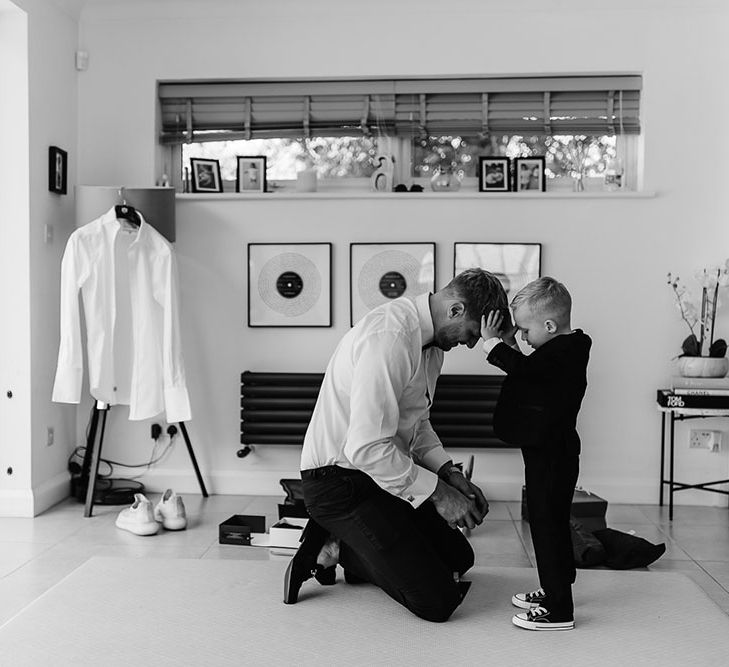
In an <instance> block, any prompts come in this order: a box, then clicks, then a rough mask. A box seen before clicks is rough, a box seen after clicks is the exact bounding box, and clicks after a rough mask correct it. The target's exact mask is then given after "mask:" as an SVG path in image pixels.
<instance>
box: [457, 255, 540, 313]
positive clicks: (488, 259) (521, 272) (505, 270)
mask: <svg viewBox="0 0 729 667" xmlns="http://www.w3.org/2000/svg"><path fill="white" fill-rule="evenodd" d="M453 250H454V253H453V255H454V258H453V267H454V270H453V275H454V276H456V275H458V274H459V273H461V272H462V271H465V270H466V269H469V268H472V267H479V268H481V269H485V270H486V271H490V272H491V273H493V274H494V275H495V276H496V277H497V278H498V279H499V280H500V281H501V284H502V285H503V286H504V289H505V290H506V295H507V296H508V297H509V300H511V298H512V297H513V296H514V295H515V294H516V293H517V292H518V291H519V290H520V289H521V288H522V287H524V285H526V284H527V283H530V282H531V281H532V280H536V279H537V278H539V275H540V272H541V268H542V244H541V243H460V242H459V243H454V244H453Z"/></svg>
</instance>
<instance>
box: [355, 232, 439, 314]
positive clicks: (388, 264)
mask: <svg viewBox="0 0 729 667" xmlns="http://www.w3.org/2000/svg"><path fill="white" fill-rule="evenodd" d="M349 291H350V323H351V324H352V326H354V325H355V324H356V323H357V322H358V321H359V320H360V319H361V318H362V316H363V315H365V314H367V313H368V312H369V311H370V310H372V309H373V308H376V307H377V306H379V305H381V304H383V303H387V302H388V301H391V300H392V299H397V298H398V297H400V296H409V297H414V296H418V295H419V294H424V293H426V292H434V291H435V243H351V244H350V245H349Z"/></svg>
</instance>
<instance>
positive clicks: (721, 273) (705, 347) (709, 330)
mask: <svg viewBox="0 0 729 667" xmlns="http://www.w3.org/2000/svg"><path fill="white" fill-rule="evenodd" d="M696 280H697V281H698V283H699V285H700V286H701V307H700V310H699V308H697V307H696V305H695V304H694V302H693V301H691V298H690V295H689V293H688V290H687V289H686V287H685V285H684V284H683V283H682V282H681V279H680V278H679V277H678V276H674V275H673V274H672V273H670V272H669V273H668V281H667V282H668V285H669V286H670V287H671V289H672V290H673V294H674V296H675V297H676V307H677V308H678V309H679V311H680V312H681V319H683V321H684V322H685V323H686V325H687V326H688V328H689V330H690V331H691V333H690V335H689V336H687V337H686V339H685V340H684V341H683V343H682V344H681V349H682V351H683V353H682V354H681V355H679V356H681V357H723V356H724V355H726V350H727V344H726V341H725V340H724V339H722V338H719V339H717V340H714V322H715V321H716V308H717V306H718V304H719V290H720V289H721V288H723V287H726V286H727V285H729V259H727V260H726V262H724V265H723V266H721V267H711V268H705V269H702V270H701V271H699V272H698V273H696ZM697 327H698V329H699V333H698V336H697V334H696V328H697Z"/></svg>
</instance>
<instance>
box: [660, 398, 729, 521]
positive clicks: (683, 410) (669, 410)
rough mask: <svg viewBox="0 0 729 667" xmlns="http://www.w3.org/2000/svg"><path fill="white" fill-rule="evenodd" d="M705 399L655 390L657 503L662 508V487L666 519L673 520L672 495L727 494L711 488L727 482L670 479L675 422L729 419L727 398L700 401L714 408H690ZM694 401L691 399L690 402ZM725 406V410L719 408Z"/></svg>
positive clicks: (727, 492)
mask: <svg viewBox="0 0 729 667" xmlns="http://www.w3.org/2000/svg"><path fill="white" fill-rule="evenodd" d="M705 398H709V397H704V396H701V397H695V396H690V397H687V396H681V395H678V394H674V393H673V392H672V391H671V390H670V389H659V390H658V398H657V401H658V410H659V411H660V412H661V480H660V482H661V483H660V498H659V504H660V505H661V507H662V506H663V487H664V486H666V485H667V486H668V519H669V521H673V494H674V493H675V492H676V491H683V490H685V489H700V490H701V491H711V492H713V493H721V494H724V495H729V491H724V490H723V489H714V488H711V487H713V486H717V485H719V484H727V483H729V479H720V480H717V481H715V482H701V483H700V484H685V483H683V482H677V481H676V480H675V478H674V436H675V425H676V422H677V421H685V420H688V419H709V418H711V417H729V396H712V397H710V398H711V399H712V400H711V401H703V404H705V403H709V404H710V405H713V406H716V407H691V406H697V405H701V404H702V401H701V399H705ZM691 399H694V400H691ZM723 404H726V407H719V406H722V405H723ZM667 422H668V443H666V430H667V429H666V423H667ZM666 444H668V478H667V479H666Z"/></svg>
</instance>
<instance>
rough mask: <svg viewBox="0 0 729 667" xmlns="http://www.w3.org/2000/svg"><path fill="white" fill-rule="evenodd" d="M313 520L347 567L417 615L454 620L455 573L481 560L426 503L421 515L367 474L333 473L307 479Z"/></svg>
mask: <svg viewBox="0 0 729 667" xmlns="http://www.w3.org/2000/svg"><path fill="white" fill-rule="evenodd" d="M301 478H302V480H303V487H304V499H305V502H306V507H307V509H308V511H309V514H310V515H311V517H312V518H313V519H314V520H315V521H316V522H317V523H319V524H320V525H321V526H323V527H324V528H325V529H326V530H328V531H329V532H330V533H332V534H333V535H335V536H336V537H338V538H339V539H340V540H341V542H340V554H339V563H340V565H342V567H343V568H344V569H345V571H346V572H347V573H349V574H351V575H354V576H355V577H357V578H360V579H363V580H365V581H370V582H372V583H373V584H376V585H377V586H379V587H380V588H382V590H384V591H385V592H386V593H387V594H388V595H389V596H390V597H391V598H393V599H394V600H396V601H397V602H399V603H400V604H402V605H403V606H405V607H406V608H407V609H409V610H410V611H411V612H412V613H413V614H415V615H417V616H419V617H421V618H424V619H426V620H429V621H445V620H447V619H448V618H449V617H450V615H451V614H452V613H453V611H454V610H455V609H456V607H457V606H458V605H459V604H460V602H461V599H462V596H461V593H460V588H459V586H458V585H457V583H456V582H455V581H454V577H453V573H454V572H458V573H459V574H463V573H465V572H466V571H467V570H469V569H470V568H471V567H472V566H473V562H474V554H473V549H472V548H471V545H470V544H469V543H468V540H467V539H466V538H465V537H464V536H463V534H462V533H461V531H460V530H453V529H452V528H450V527H449V526H448V524H447V523H446V522H445V521H444V520H443V518H442V517H441V516H440V515H439V514H438V513H437V511H436V510H435V506H434V505H433V503H431V502H430V501H428V500H426V501H425V502H424V503H422V504H421V505H420V507H418V508H413V507H412V506H411V505H410V504H409V503H407V502H405V501H404V500H402V499H400V498H398V497H396V496H393V495H392V494H390V493H387V492H386V491H383V490H382V489H381V488H380V487H379V486H377V484H376V483H375V482H374V480H373V479H372V478H371V477H369V476H368V475H367V474H365V473H363V472H361V471H359V470H349V469H346V468H341V467H339V466H325V467H322V468H315V469H313V470H304V471H302V473H301Z"/></svg>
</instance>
